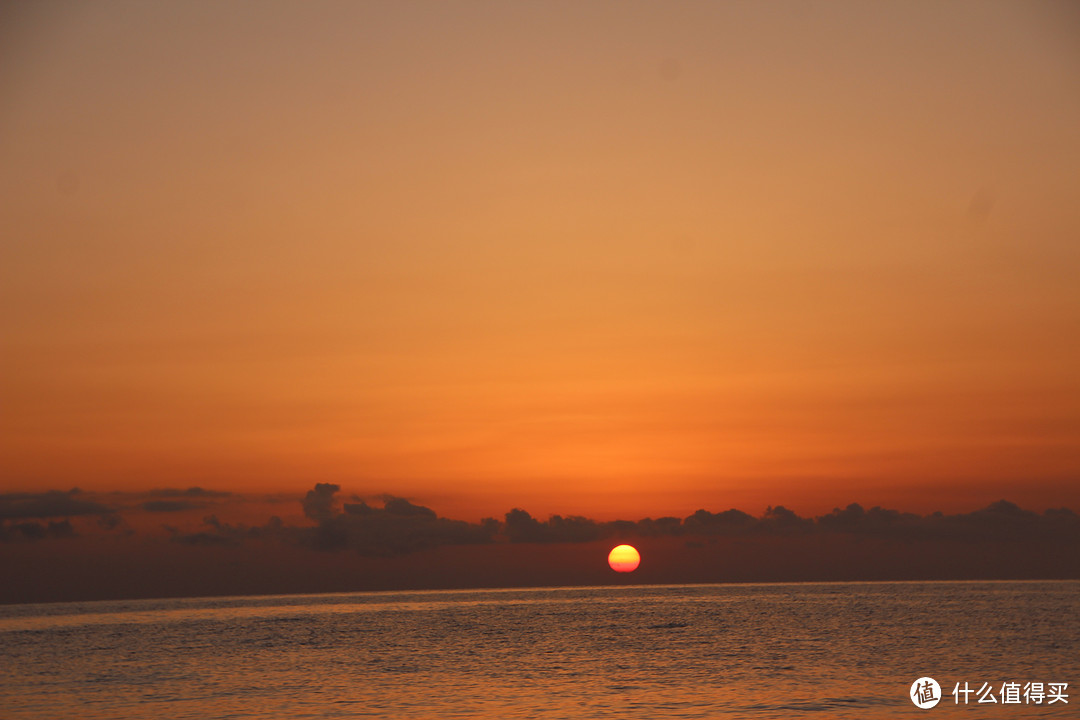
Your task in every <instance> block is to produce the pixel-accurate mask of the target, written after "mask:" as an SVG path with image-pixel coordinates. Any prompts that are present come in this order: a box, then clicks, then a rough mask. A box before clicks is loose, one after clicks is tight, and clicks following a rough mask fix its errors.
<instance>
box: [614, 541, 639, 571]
mask: <svg viewBox="0 0 1080 720" xmlns="http://www.w3.org/2000/svg"><path fill="white" fill-rule="evenodd" d="M607 561H608V565H610V566H611V569H612V570H614V571H615V572H633V571H634V570H637V566H638V564H639V563H641V555H640V554H639V553H638V551H637V548H635V547H634V546H633V545H618V546H616V547H614V548H612V549H611V552H610V553H608V556H607Z"/></svg>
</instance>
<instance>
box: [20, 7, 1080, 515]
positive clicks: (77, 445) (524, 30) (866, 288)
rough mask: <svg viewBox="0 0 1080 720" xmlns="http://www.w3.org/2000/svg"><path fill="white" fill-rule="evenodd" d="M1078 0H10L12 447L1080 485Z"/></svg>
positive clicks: (923, 505) (888, 488)
mask: <svg viewBox="0 0 1080 720" xmlns="http://www.w3.org/2000/svg"><path fill="white" fill-rule="evenodd" d="M1077 127H1080V12H1078V11H1077V10H1076V8H1075V6H1069V5H1068V4H1066V3H1004V4H1003V3H995V2H948V3H914V4H913V3H907V2H896V3H863V2H855V3H843V2H830V3H822V4H810V3H792V4H786V3H711V2H709V3H695V2H686V3H623V2H619V3H600V2H597V3H592V2H590V3H535V4H524V3H501V2H492V3H485V2H471V3H429V2H419V3H389V2H387V3H323V2H317V3H273V2H257V3H241V2H232V3H227V4H224V5H222V4H219V3H212V2H199V3H179V2H178V3H170V4H161V3H154V4H139V3H136V4H124V3H113V2H102V3H95V4H93V5H92V6H91V5H86V4H82V3H35V4H34V5H33V6H32V7H31V6H29V5H26V6H23V7H16V8H12V7H10V6H5V7H4V9H3V10H0V308H2V312H0V489H3V490H30V489H47V488H68V487H72V486H79V487H83V488H86V489H95V490H136V489H146V488H155V487H166V486H188V485H202V486H205V487H214V488H222V489H231V490H235V491H242V492H252V491H262V490H267V491H282V490H291V491H296V492H301V491H303V490H304V489H306V488H309V487H310V486H311V485H312V483H314V482H337V483H340V484H341V485H342V486H343V488H344V489H345V490H346V491H350V492H360V493H382V492H390V493H393V494H396V495H400V496H407V497H413V498H417V499H418V500H420V501H422V502H424V504H426V505H430V506H432V507H434V508H436V509H437V510H438V511H439V512H440V514H443V515H448V516H451V517H463V518H472V517H479V516H480V515H490V514H499V513H502V512H505V511H506V510H507V509H509V508H510V507H513V506H523V507H528V508H529V509H530V510H532V511H533V513H534V514H536V515H540V516H543V515H545V514H546V513H549V512H562V513H580V514H587V515H590V516H593V517H597V518H610V517H613V516H616V515H622V516H629V517H641V516H644V515H654V516H655V515H662V514H675V515H682V514H686V513H688V512H691V511H693V510H694V509H696V508H698V507H709V508H713V509H717V508H723V507H731V506H736V507H742V508H745V509H746V510H748V511H752V512H758V511H760V510H761V509H762V508H763V507H764V506H765V505H768V504H777V503H780V504H785V505H788V506H789V507H794V508H795V509H797V510H799V511H802V512H820V511H824V510H827V509H829V508H831V507H833V506H835V505H846V504H847V503H848V502H853V501H858V502H862V503H864V504H867V505H870V504H877V503H881V504H887V505H889V506H891V507H897V508H900V509H907V510H914V511H930V510H939V509H942V510H948V509H950V508H966V509H973V508H975V507H978V506H981V505H982V504H985V502H986V501H989V500H994V499H997V498H1000V497H1007V498H1009V499H1012V500H1014V501H1016V502H1019V503H1021V504H1027V505H1031V506H1033V507H1036V508H1037V509H1041V507H1049V506H1060V505H1070V506H1072V507H1074V508H1075V507H1078V506H1080V483H1078V482H1077V480H1078V478H1080V372H1078V371H1077V368H1080V282H1078V279H1080V184H1078V182H1077V177H1078V175H1077V168H1078V167H1080V133H1077V130H1076V128H1077Z"/></svg>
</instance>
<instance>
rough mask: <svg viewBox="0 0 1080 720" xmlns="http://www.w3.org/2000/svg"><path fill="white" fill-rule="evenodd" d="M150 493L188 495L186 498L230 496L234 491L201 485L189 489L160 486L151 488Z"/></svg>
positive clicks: (169, 495)
mask: <svg viewBox="0 0 1080 720" xmlns="http://www.w3.org/2000/svg"><path fill="white" fill-rule="evenodd" d="M148 495H149V496H150V497H162V498H173V497H186V498H193V497H194V498H219V497H229V496H230V495H232V493H229V492H222V491H220V490H206V489H204V488H201V487H189V488H188V489H187V490H179V489H177V488H158V489H157V490H151V491H150V492H149V493H148Z"/></svg>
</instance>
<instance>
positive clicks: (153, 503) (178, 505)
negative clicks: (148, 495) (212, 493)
mask: <svg viewBox="0 0 1080 720" xmlns="http://www.w3.org/2000/svg"><path fill="white" fill-rule="evenodd" d="M200 507H202V505H200V504H199V503H193V502H190V501H188V500H149V501H147V502H144V503H143V504H142V509H143V510H146V511H147V512H182V511H184V510H194V509H196V508H200Z"/></svg>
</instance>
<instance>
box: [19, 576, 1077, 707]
mask: <svg viewBox="0 0 1080 720" xmlns="http://www.w3.org/2000/svg"><path fill="white" fill-rule="evenodd" d="M1078 618H1080V583H1078V582H1042V583H1033V582H1023V583H1021V582H1017V583H853V584H812V585H811V584H804V585H731V586H663V587H661V586H637V587H619V588H554V589H533V590H480V591H433V592H405V593H363V594H339V595H312V596H288V597H287V596H273V597H258V598H201V599H191V598H189V599H180V600H153V601H125V602H101V603H79V604H53V605H18V606H6V607H4V606H0V708H3V710H4V711H3V716H4V717H6V718H54V717H59V716H66V715H74V716H78V717H82V718H87V719H96V718H116V719H119V720H125V719H129V718H150V717H160V716H162V715H167V716H169V717H171V718H206V717H224V716H229V717H237V718H280V717H388V718H389V717H393V718H431V717H500V718H505V717H536V718H562V717H566V718H576V717H598V718H602V717H622V718H625V717H630V718H636V717H641V718H656V717H673V718H713V717H715V718H721V717H723V718H772V717H776V718H781V717H799V716H803V715H813V716H814V717H851V718H855V717H858V718H884V717H896V716H900V715H917V714H919V713H922V712H927V711H922V710H919V709H917V708H915V707H914V706H913V705H912V704H911V702H910V701H909V700H908V697H907V692H908V686H909V685H910V684H911V682H912V680H914V679H915V678H917V677H920V676H922V675H930V676H933V677H936V678H937V679H938V680H939V682H940V683H941V685H942V688H943V689H944V692H945V693H946V695H947V696H946V698H945V699H944V700H943V702H942V703H941V704H940V705H939V706H938V707H937V708H935V709H934V710H933V711H932V712H934V713H936V714H940V713H942V712H944V713H945V714H946V715H950V714H956V713H959V712H964V710H965V709H964V708H963V707H962V706H960V707H957V706H955V705H954V704H953V699H952V696H951V695H948V693H950V692H951V689H952V687H953V683H954V682H956V681H961V682H963V681H965V680H966V681H968V682H970V683H972V684H975V683H977V682H978V683H981V682H983V681H989V682H992V683H996V684H1000V683H1001V682H1002V681H1006V680H1009V681H1019V682H1026V681H1029V680H1034V681H1044V682H1069V683H1070V686H1072V685H1073V684H1074V683H1075V682H1076V681H1077V680H1078V679H1080V660H1078V655H1080V654H1078V653H1077V652H1076V651H1077V649H1078V648H1080V642H1078V641H1080V620H1078ZM1077 702H1080V698H1070V704H1069V705H1062V704H1058V705H1055V706H1052V707H1051V706H1045V705H1044V706H1041V707H1026V708H1025V707H1024V706H1019V707H1006V706H1001V705H997V706H990V707H986V708H985V709H983V708H975V707H971V708H969V709H970V710H979V711H981V712H982V713H983V714H984V715H985V716H986V717H1033V716H1038V717H1065V716H1068V717H1072V716H1073V715H1074V712H1072V711H1071V709H1074V708H1075V707H1076V703H1077ZM965 714H970V713H965Z"/></svg>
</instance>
